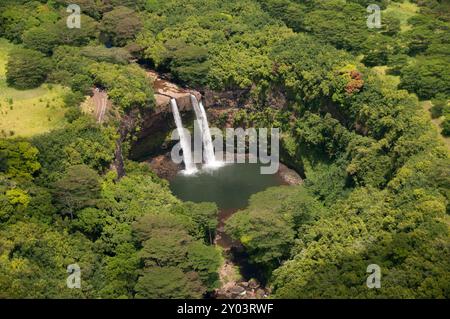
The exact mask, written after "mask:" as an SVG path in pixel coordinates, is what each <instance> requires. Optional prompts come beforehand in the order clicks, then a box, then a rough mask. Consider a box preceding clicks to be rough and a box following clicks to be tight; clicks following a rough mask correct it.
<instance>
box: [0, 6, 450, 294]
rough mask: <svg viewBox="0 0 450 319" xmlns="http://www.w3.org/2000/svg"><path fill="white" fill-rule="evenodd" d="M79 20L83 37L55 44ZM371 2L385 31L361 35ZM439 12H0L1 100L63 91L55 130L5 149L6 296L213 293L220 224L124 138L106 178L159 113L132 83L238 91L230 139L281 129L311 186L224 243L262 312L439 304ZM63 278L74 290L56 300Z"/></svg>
mask: <svg viewBox="0 0 450 319" xmlns="http://www.w3.org/2000/svg"><path fill="white" fill-rule="evenodd" d="M73 2H76V3H77V4H78V5H79V6H80V8H81V11H82V15H81V28H79V29H77V28H74V29H68V28H66V26H65V24H66V19H67V16H68V15H69V13H67V12H66V8H67V6H68V5H69V4H72V3H73ZM372 3H377V4H378V5H379V6H380V8H381V9H382V28H380V29H369V28H367V27H366V16H367V11H366V7H367V6H368V5H369V4H372ZM399 8H400V9H402V8H403V9H404V8H414V10H409V11H408V10H404V11H402V10H400V9H399ZM449 9H450V8H449V2H448V1H444V0H442V1H439V0H414V1H406V0H404V1H401V0H398V1H388V0H383V1H375V0H374V1H365V0H347V1H345V0H310V1H300V0H298V1H295V0H227V1H219V0H167V1H157V0H139V1H118V0H108V1H106V0H101V1H96V0H78V1H72V0H71V1H66V0H53V1H45V0H40V1H27V0H2V2H1V3H0V37H1V38H4V39H6V40H8V45H11V46H13V48H12V49H11V51H10V52H9V54H8V57H7V61H5V76H4V77H3V74H0V76H1V77H0V80H1V81H2V83H1V84H0V89H2V90H3V89H4V88H5V90H6V87H8V90H12V89H15V90H23V91H21V92H27V91H26V90H30V89H35V88H39V87H40V86H41V85H43V84H44V83H45V84H46V85H55V86H57V85H60V86H63V87H67V88H69V90H67V91H66V92H65V93H64V103H65V105H66V108H67V111H66V113H65V114H66V119H65V123H64V125H63V126H62V127H60V128H58V129H54V130H50V131H49V132H47V133H44V134H38V135H34V136H32V137H21V136H17V137H16V136H10V137H2V138H0V298H201V297H202V296H205V295H206V294H207V293H209V292H212V291H213V290H214V289H215V288H217V287H219V285H220V282H219V274H218V269H219V267H220V265H221V263H222V262H223V260H222V258H223V257H222V255H221V252H220V250H219V249H218V248H217V247H216V246H215V245H213V243H212V242H211V236H212V234H214V232H215V230H216V227H217V214H218V208H217V206H216V205H215V204H213V203H192V202H183V201H181V200H179V199H177V198H176V197H175V196H173V195H172V194H171V192H170V190H169V188H168V182H167V181H166V180H163V179H161V178H159V177H157V176H156V174H155V173H154V172H152V171H151V169H150V168H149V167H148V165H146V164H145V163H137V162H133V161H131V160H129V159H128V155H129V151H130V148H131V144H132V143H133V136H132V133H131V134H130V135H131V136H127V138H126V139H124V140H123V142H124V143H123V146H122V152H123V154H124V157H125V171H126V176H124V177H122V178H119V177H118V175H117V172H116V170H115V169H114V168H115V166H114V165H115V151H116V147H117V145H116V143H117V140H118V139H119V138H120V136H119V135H120V132H119V131H120V130H119V125H120V124H119V122H120V118H121V117H125V116H127V115H128V114H130V113H132V112H144V111H145V110H151V109H153V108H154V107H155V100H154V92H153V89H152V82H151V80H150V79H149V78H148V77H147V75H146V72H145V70H144V68H143V67H142V66H145V67H147V68H152V69H155V70H157V71H158V72H161V73H165V74H170V76H171V77H172V79H173V80H174V81H175V82H177V83H178V84H180V85H183V86H186V87H190V88H196V89H198V90H200V91H204V90H213V91H215V92H223V91H243V92H245V94H246V99H247V100H246V105H245V107H241V108H240V109H239V111H237V112H235V113H233V117H232V119H231V124H232V125H234V126H240V127H279V128H281V131H282V138H281V146H282V160H283V162H285V163H286V164H288V165H289V166H291V167H293V168H295V169H296V170H298V171H299V172H302V174H303V175H304V177H305V182H304V184H303V185H301V186H289V187H287V186H282V187H274V188H269V189H267V190H266V191H264V192H262V193H257V194H255V195H253V196H252V197H251V199H250V201H249V206H248V207H247V208H246V209H243V210H241V211H239V212H237V213H236V214H234V215H233V216H232V217H231V218H230V219H229V220H228V221H227V224H226V227H225V228H226V231H227V233H228V234H230V236H232V238H233V239H236V240H239V241H240V242H241V243H242V245H243V246H244V248H245V251H246V252H247V253H248V256H249V261H250V262H251V263H253V264H254V265H257V266H258V267H259V268H260V269H262V270H263V273H264V277H265V279H266V281H267V285H268V287H270V288H271V290H272V294H271V297H274V298H342V297H349V298H449V297H450V233H449V231H450V216H449V214H450V210H449V199H450V198H449V197H450V192H449V188H450V171H449V167H450V166H449V164H450V159H449V153H448V144H445V141H446V140H445V137H444V136H448V135H450V109H449V104H448V100H449V98H450V55H449V54H448V53H449V52H450V42H449V41H450V36H449V33H450V29H449V28H450V10H449ZM1 43H3V42H1ZM0 45H1V44H0ZM1 57H2V55H1V54H0V58H1ZM0 70H1V69H0ZM380 70H381V71H380ZM3 82H5V83H3ZM94 86H95V87H100V88H102V89H104V90H106V91H107V92H108V96H109V97H110V99H111V100H112V103H113V105H114V111H115V114H116V117H115V118H114V119H113V120H111V121H108V122H107V123H103V124H98V123H96V122H95V121H94V120H93V119H92V118H91V117H90V116H89V115H86V114H84V113H83V112H82V111H81V109H80V104H81V103H82V102H83V101H84V100H85V96H86V95H89V94H91V92H92V88H93V87H94ZM8 92H9V91H8ZM2 96H3V95H2ZM279 96H283V99H282V100H283V103H281V105H280V103H278V102H277V101H278V100H279V98H277V97H279ZM424 101H431V102H430V103H431V105H433V106H432V108H431V115H432V117H433V118H435V119H437V118H440V121H441V122H440V123H439V125H440V126H439V129H438V130H439V132H438V130H437V129H436V126H435V125H434V124H435V123H432V122H431V121H430V118H429V115H428V114H427V112H428V111H427V110H424V109H423V107H422V104H423V103H424ZM0 103H1V104H2V105H6V107H7V110H12V109H13V105H14V103H15V102H14V101H12V100H11V101H10V100H8V99H6V100H5V101H3V100H1V101H0ZM30 107H32V106H31V105H30ZM2 110H3V109H2ZM6 112H7V111H6ZM2 116H6V113H4V111H1V113H0V118H1V117H2ZM13 129H14V128H11V130H13ZM137 129H138V128H137ZM441 133H442V135H441ZM2 135H3V136H4V135H7V134H6V132H5V134H2ZM10 135H14V134H10ZM74 263H77V264H79V266H80V268H81V269H82V281H83V285H82V289H67V287H66V281H65V279H66V277H67V271H66V269H67V265H69V264H74ZM369 264H377V265H379V266H380V267H381V269H382V275H383V279H382V287H383V288H382V289H367V287H366V284H365V283H366V278H367V273H366V268H367V266H368V265H369Z"/></svg>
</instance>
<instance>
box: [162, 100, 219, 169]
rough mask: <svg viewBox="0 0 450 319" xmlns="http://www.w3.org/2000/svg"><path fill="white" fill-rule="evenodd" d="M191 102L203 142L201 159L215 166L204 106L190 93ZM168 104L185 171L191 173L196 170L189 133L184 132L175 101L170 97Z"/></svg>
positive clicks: (208, 164) (206, 164)
mask: <svg viewBox="0 0 450 319" xmlns="http://www.w3.org/2000/svg"><path fill="white" fill-rule="evenodd" d="M191 103H192V107H193V109H194V112H195V116H196V118H197V123H198V126H199V128H200V133H201V136H202V142H203V159H204V162H205V166H206V167H215V166H217V162H216V158H215V156H214V146H213V143H212V138H211V132H210V130H209V124H208V119H207V117H206V112H205V108H204V107H203V103H202V102H201V101H200V102H199V101H198V100H197V98H196V97H195V95H193V94H191ZM170 104H171V106H172V113H173V117H174V119H175V124H176V125H177V131H178V135H179V137H180V144H181V149H182V150H183V161H184V165H185V166H186V173H188V174H189V173H193V172H195V171H196V170H197V167H196V165H195V163H194V162H193V158H192V149H191V141H190V134H185V128H184V127H183V123H182V121H181V116H180V112H179V111H178V105H177V101H176V100H175V99H171V101H170Z"/></svg>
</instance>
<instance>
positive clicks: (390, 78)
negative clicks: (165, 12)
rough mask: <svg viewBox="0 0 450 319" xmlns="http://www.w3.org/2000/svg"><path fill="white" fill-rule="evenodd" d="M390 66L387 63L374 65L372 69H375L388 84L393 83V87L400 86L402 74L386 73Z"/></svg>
mask: <svg viewBox="0 0 450 319" xmlns="http://www.w3.org/2000/svg"><path fill="white" fill-rule="evenodd" d="M388 69H389V67H388V66H387V65H381V66H374V67H373V68H372V70H374V71H375V72H376V73H377V74H378V75H379V76H380V77H381V78H382V79H383V81H384V82H385V83H387V84H388V85H392V86H393V87H398V85H399V84H400V76H398V75H390V74H386V72H387V70H388Z"/></svg>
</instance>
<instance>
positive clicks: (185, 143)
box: [170, 99, 197, 174]
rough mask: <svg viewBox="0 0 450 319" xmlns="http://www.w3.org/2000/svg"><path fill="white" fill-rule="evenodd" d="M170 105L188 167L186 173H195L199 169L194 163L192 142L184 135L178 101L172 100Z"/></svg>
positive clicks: (185, 163) (184, 159)
mask: <svg viewBox="0 0 450 319" xmlns="http://www.w3.org/2000/svg"><path fill="white" fill-rule="evenodd" d="M170 105H171V106H172V113H173V118H174V119H175V124H176V125H177V131H178V135H179V137H180V144H181V149H182V150H183V161H184V165H185V167H186V173H187V174H191V173H194V172H195V171H196V170H197V168H196V166H195V164H194V162H193V161H192V151H191V141H190V140H188V137H187V136H186V134H184V127H183V123H182V122H181V116H180V112H179V111H178V105H177V100H175V99H171V100H170Z"/></svg>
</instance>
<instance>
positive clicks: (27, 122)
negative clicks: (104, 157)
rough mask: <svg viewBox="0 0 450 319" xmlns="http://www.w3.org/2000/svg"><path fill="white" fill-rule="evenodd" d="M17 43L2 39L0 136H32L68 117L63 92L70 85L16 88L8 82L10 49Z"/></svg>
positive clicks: (0, 58)
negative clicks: (7, 70)
mask: <svg viewBox="0 0 450 319" xmlns="http://www.w3.org/2000/svg"><path fill="white" fill-rule="evenodd" d="M12 48H14V44H11V43H9V42H8V41H6V40H5V39H0V137H1V136H6V137H9V136H20V137H30V136H33V135H36V134H41V133H45V132H48V131H50V130H52V129H55V128H58V127H61V126H62V125H63V124H64V123H65V122H66V121H65V118H64V114H65V112H66V108H65V106H64V102H63V96H64V94H65V93H66V92H67V90H68V89H66V88H63V87H61V86H59V85H47V84H44V85H42V86H41V87H39V88H35V89H31V90H16V89H14V88H11V87H8V86H7V84H6V63H7V61H8V53H9V52H10V51H11V49H12Z"/></svg>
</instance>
